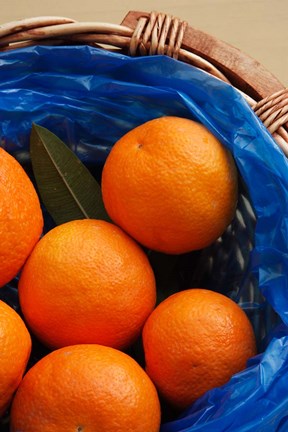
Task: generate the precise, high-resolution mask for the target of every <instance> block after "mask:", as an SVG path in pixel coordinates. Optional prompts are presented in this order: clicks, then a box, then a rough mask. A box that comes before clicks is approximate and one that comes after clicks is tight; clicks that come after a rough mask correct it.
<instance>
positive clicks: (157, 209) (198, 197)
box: [102, 117, 238, 254]
mask: <svg viewBox="0 0 288 432" xmlns="http://www.w3.org/2000/svg"><path fill="white" fill-rule="evenodd" d="M102 193H103V200H104V204H105V207H106V210H107V212H108V214H109V216H110V217H111V219H112V220H113V221H114V222H115V223H116V224H117V225H119V226H120V227H122V228H123V229H124V230H125V231H126V232H127V233H129V234H130V235H131V236H132V237H133V238H135V239H136V240H137V241H138V242H139V243H141V244H143V245H144V246H146V247H148V248H150V249H154V250H157V251H160V252H165V253H172V254H179V253H184V252H188V251H192V250H196V249H201V248H204V247H206V246H208V245H209V244H211V243H212V242H213V241H215V240H216V239H217V238H218V237H219V236H220V235H221V234H222V233H223V231H224V230H225V229H226V227H227V225H228V224H229V223H230V222H231V219H232V218H233V216H234V213H235V208H236V201H237V194H238V193H237V171H236V168H235V164H234V160H233V158H232V156H231V155H230V153H228V151H227V150H226V149H225V148H224V147H223V145H222V144H221V143H220V142H219V141H218V140H217V139H216V138H215V137H214V136H213V135H212V134H211V133H210V132H209V131H208V130H207V129H206V128H205V127H204V126H203V125H201V124H199V123H196V122H194V121H192V120H189V119H185V118H179V117H162V118H157V119H154V120H151V121H148V122H147V123H144V124H142V125H140V126H138V127H136V128H135V129H133V130H131V131H129V132H128V133H127V134H125V135H124V136H123V137H122V138H121V139H120V140H119V141H118V142H117V143H116V144H115V145H114V146H113V148H112V150H111V152H110V154H109V155H108V157H107V160H106V162H105V165H104V169H103V174H102Z"/></svg>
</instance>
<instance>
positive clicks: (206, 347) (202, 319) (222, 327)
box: [143, 289, 256, 408]
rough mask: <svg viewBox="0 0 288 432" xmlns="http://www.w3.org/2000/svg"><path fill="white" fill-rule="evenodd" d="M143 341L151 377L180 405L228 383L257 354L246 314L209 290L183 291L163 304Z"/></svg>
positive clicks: (166, 395)
mask: <svg viewBox="0 0 288 432" xmlns="http://www.w3.org/2000/svg"><path fill="white" fill-rule="evenodd" d="M143 344H144V351H145V361H146V371H147V373H148V375H149V376H150V378H151V379H152V381H153V382H154V384H155V385H156V387H157V388H158V390H159V393H160V394H161V395H162V396H163V397H164V398H166V400H167V401H168V402H170V403H171V404H172V405H174V406H176V407H178V408H186V407H187V406H188V405H190V404H191V403H192V402H194V401H195V400H196V399H198V398H199V397H200V396H202V395H203V394H204V393H205V392H206V391H208V390H210V389H212V388H214V387H218V386H221V385H223V384H225V383H226V382H227V381H229V379H230V378H231V377H232V375H233V374H235V373H236V372H239V371H241V370H243V369H244V368H245V366H246V362H247V360H248V359H249V358H250V357H252V356H254V355H255V354H256V344H255V336H254V333H253V329H252V326H251V324H250V321H249V320H248V318H247V316H246V314H245V312H243V310H242V309H241V308H240V307H239V306H238V305H237V304H236V303H235V302H233V301H232V300H231V299H229V298H228V297H226V296H224V295H222V294H218V293H216V292H213V291H210V290H205V289H189V290H185V291H181V292H178V293H176V294H173V295H172V296H170V297H168V298H167V299H166V300H164V301H163V302H162V303H160V304H159V305H158V306H157V308H156V309H155V310H154V311H153V312H152V314H151V315H150V316H149V318H148V320H147V321H146V323H145V326H144V329H143Z"/></svg>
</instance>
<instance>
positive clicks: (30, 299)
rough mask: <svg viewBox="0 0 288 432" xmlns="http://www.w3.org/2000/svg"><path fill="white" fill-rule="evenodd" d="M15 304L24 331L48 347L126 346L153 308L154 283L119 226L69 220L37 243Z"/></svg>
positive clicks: (140, 255)
mask: <svg viewBox="0 0 288 432" xmlns="http://www.w3.org/2000/svg"><path fill="white" fill-rule="evenodd" d="M19 299H20V305H21V309H22V312H23V314H24V317H25V319H26V321H27V323H28V326H29V327H30V329H31V330H32V332H34V334H35V335H36V336H37V337H38V338H39V339H40V340H41V341H42V342H43V343H44V344H46V345H47V346H48V347H50V348H60V347H62V346H65V345H74V344H78V343H98V344H101V345H108V346H112V347H114V348H125V347H127V346H128V345H129V344H131V343H132V342H133V341H134V340H135V339H136V338H137V337H138V336H139V334H140V333H141V330H142V327H143V325H144V322H145V320H146V319H147V317H148V315H149V314H150V313H151V311H152V310H153V308H154V306H155V302H156V287H155V277H154V273H153V271H152V268H151V266H150V263H149V261H148V258H147V256H146V254H145V253H144V252H143V250H142V249H141V248H140V246H139V245H138V244H137V243H135V241H134V240H132V239H131V238H130V237H129V236H128V235H127V234H125V233H124V232H123V231H122V230H121V229H120V228H118V227H117V226H115V225H113V224H110V223H108V222H104V221H100V220H92V219H84V220H75V221H71V222H67V223H65V224H63V225H59V226H58V227H56V228H54V229H53V230H51V231H49V232H48V233H47V234H46V235H45V236H44V237H42V239H41V240H40V241H39V242H38V244H37V245H36V247H35V248H34V250H33V252H32V254H31V255H30V257H29V259H28V260H27V262H26V264H25V266H24V268H23V271H22V274H21V276H20V281H19Z"/></svg>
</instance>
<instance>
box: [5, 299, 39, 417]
mask: <svg viewBox="0 0 288 432" xmlns="http://www.w3.org/2000/svg"><path fill="white" fill-rule="evenodd" d="M0 346H1V355H0V389H1V391H0V416H2V415H3V414H4V412H5V410H6V408H7V407H8V406H9V404H10V402H11V399H12V397H13V395H14V392H15V391H16V389H17V387H18V386H19V384H20V382H21V380H22V376H23V374H24V372H25V369H26V366H27V363H28V360H29V357H30V352H31V338H30V334H29V332H28V330H27V328H26V326H25V324H24V322H23V320H22V319H21V318H20V316H19V315H18V314H17V312H15V311H14V309H12V308H11V307H10V306H8V305H7V304H6V303H4V302H3V301H1V300H0Z"/></svg>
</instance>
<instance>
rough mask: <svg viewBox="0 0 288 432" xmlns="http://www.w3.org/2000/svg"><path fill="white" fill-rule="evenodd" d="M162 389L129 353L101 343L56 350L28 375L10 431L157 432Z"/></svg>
mask: <svg viewBox="0 0 288 432" xmlns="http://www.w3.org/2000/svg"><path fill="white" fill-rule="evenodd" d="M159 427H160V405H159V400H158V395H157V391H156V389H155V387H154V385H153V383H152V382H151V380H150V379H149V377H148V376H147V374H146V373H145V372H144V370H143V369H142V368H141V367H140V366H139V365H138V363H136V362H135V360H133V359H132V358H131V357H129V356H128V355H127V354H124V353H122V352H120V351H118V350H115V349H114V348H109V347H104V346H101V345H74V346H71V347H65V348H61V349H58V350H56V351H53V352H52V353H50V354H48V355H47V356H46V357H43V358H42V359H41V360H40V361H39V362H38V363H36V364H35V365H34V366H33V367H32V368H31V369H30V370H29V372H28V373H27V374H26V375H25V377H24V379H23V381H22V383H21V385H20V387H19V389H18V391H17V394H16V396H15V398H14V401H13V404H12V410H11V429H10V430H11V432H16V431H17V432H18V431H21V432H32V431H33V432H34V431H35V432H36V431H39V432H40V431H41V432H55V431H59V432H60V431H61V432H66V431H74V432H158V431H159Z"/></svg>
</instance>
